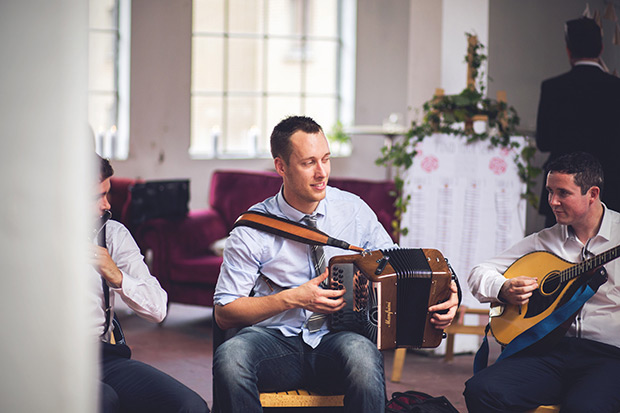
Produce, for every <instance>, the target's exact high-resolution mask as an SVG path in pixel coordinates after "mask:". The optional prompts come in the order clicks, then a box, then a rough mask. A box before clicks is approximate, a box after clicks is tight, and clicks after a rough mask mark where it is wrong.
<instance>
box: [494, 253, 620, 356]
mask: <svg viewBox="0 0 620 413" xmlns="http://www.w3.org/2000/svg"><path fill="white" fill-rule="evenodd" d="M619 253H620V245H618V246H616V247H614V248H611V249H610V250H607V251H605V252H603V253H601V254H599V255H596V256H595V257H593V258H590V259H588V260H586V261H583V262H581V263H579V264H575V263H572V262H569V261H566V260H564V259H562V258H560V257H558V256H557V255H555V254H552V253H550V252H547V251H534V252H531V253H529V254H526V255H524V256H522V257H521V258H519V259H518V260H517V261H515V262H514V263H513V264H512V265H511V266H510V267H508V269H507V270H506V272H505V273H504V277H506V278H515V277H518V276H521V275H526V276H530V277H535V278H537V279H538V289H536V290H534V291H533V292H532V296H531V297H530V299H529V301H528V303H527V304H524V305H513V304H495V305H492V306H491V312H490V327H491V333H492V334H493V337H495V340H496V341H497V342H498V343H500V344H501V345H507V344H508V343H510V342H511V341H512V340H513V339H514V338H515V337H517V336H518V335H519V334H521V333H523V332H524V331H526V330H528V329H529V328H530V327H532V326H534V325H536V324H537V323H538V322H540V321H542V320H543V319H545V318H546V317H547V316H549V315H550V314H551V313H552V312H553V311H555V310H556V309H557V308H558V307H560V306H562V305H563V304H565V303H566V302H567V301H568V300H570V298H571V297H572V296H573V294H574V293H575V291H577V289H578V288H579V287H580V286H582V285H583V284H585V283H587V282H588V281H589V280H590V279H591V278H592V277H593V276H594V275H595V274H596V273H597V271H599V270H600V269H601V268H602V266H603V265H605V264H606V263H608V262H609V261H612V260H615V259H616V258H618V254H619Z"/></svg>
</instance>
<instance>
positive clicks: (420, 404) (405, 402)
mask: <svg viewBox="0 0 620 413" xmlns="http://www.w3.org/2000/svg"><path fill="white" fill-rule="evenodd" d="M399 412H415V413H459V411H458V410H456V409H455V408H454V406H452V404H451V403H450V402H449V401H448V399H446V398H445V396H439V397H433V396H431V395H430V394H426V393H422V392H419V391H414V390H408V391H406V392H404V393H402V392H395V393H392V399H391V400H390V401H388V403H387V406H385V413H399Z"/></svg>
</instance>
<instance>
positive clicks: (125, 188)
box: [108, 176, 144, 230]
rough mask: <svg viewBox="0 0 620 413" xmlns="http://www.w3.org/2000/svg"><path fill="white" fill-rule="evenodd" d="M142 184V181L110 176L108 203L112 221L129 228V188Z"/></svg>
mask: <svg viewBox="0 0 620 413" xmlns="http://www.w3.org/2000/svg"><path fill="white" fill-rule="evenodd" d="M140 182H144V180H142V179H132V178H123V177H116V176H112V178H111V179H110V193H109V196H108V201H109V202H110V205H111V208H110V211H111V212H112V219H113V220H115V221H118V222H120V223H122V224H123V225H125V226H126V227H127V228H129V229H130V230H131V229H132V228H131V209H130V205H131V192H130V188H131V187H132V186H133V185H134V184H136V183H140Z"/></svg>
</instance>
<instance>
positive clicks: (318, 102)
mask: <svg viewBox="0 0 620 413" xmlns="http://www.w3.org/2000/svg"><path fill="white" fill-rule="evenodd" d="M337 110H338V101H337V100H336V99H335V98H307V99H306V110H305V111H304V112H305V114H306V115H307V116H310V117H311V118H312V119H314V120H315V121H317V123H318V124H319V125H321V126H322V127H323V131H324V132H325V134H326V135H327V134H328V133H329V132H330V131H331V130H332V128H333V127H334V125H335V124H336V121H337V120H338V119H336V114H337Z"/></svg>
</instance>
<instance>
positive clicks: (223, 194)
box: [133, 170, 395, 306]
mask: <svg viewBox="0 0 620 413" xmlns="http://www.w3.org/2000/svg"><path fill="white" fill-rule="evenodd" d="M281 185H282V178H280V176H278V175H277V174H276V173H274V172H250V171H238V170H236V171H235V170H232V171H231V170H228V171H224V170H221V171H215V172H214V173H213V176H212V179H211V190H210V193H209V208H208V209H201V210H192V211H190V212H189V214H188V215H187V216H186V217H183V218H178V219H162V218H157V219H151V220H149V221H147V222H145V223H144V224H142V225H140V226H139V227H138V228H135V229H134V230H133V233H134V237H135V238H136V241H137V242H138V245H139V246H140V248H141V249H142V252H143V253H144V254H145V256H146V257H147V261H148V262H150V265H151V273H152V274H153V275H154V276H156V277H157V278H158V280H159V282H160V283H161V285H162V287H163V288H164V289H165V290H166V291H167V292H168V300H169V302H176V303H183V304H192V305H202V306H212V305H213V292H214V290H215V284H216V282H217V278H218V275H219V271H220V265H221V263H222V258H221V256H219V255H218V254H217V253H216V252H215V251H214V248H213V243H214V242H215V241H218V240H221V239H223V238H225V237H226V236H228V233H229V232H230V230H231V229H232V226H233V224H234V222H235V221H236V219H237V218H238V217H239V215H241V213H243V212H245V211H246V210H247V209H248V208H249V207H250V206H252V205H254V204H255V203H257V202H260V201H263V200H264V199H266V198H268V197H270V196H272V195H274V194H275V193H277V192H278V190H279V189H280V187H281ZM329 185H331V186H334V187H337V188H340V189H343V190H346V191H349V192H352V193H354V194H357V195H358V196H360V197H361V198H362V199H363V200H364V201H366V203H368V205H369V206H370V207H371V208H372V209H373V210H374V211H375V213H376V214H377V217H378V218H379V220H380V222H381V223H382V224H383V225H384V227H385V228H386V229H387V230H388V232H390V233H391V230H390V228H391V222H392V220H393V217H394V196H393V191H394V189H395V187H394V183H393V182H391V181H366V180H360V179H354V178H330V180H329Z"/></svg>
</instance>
